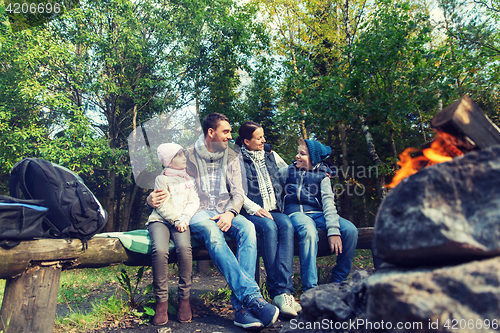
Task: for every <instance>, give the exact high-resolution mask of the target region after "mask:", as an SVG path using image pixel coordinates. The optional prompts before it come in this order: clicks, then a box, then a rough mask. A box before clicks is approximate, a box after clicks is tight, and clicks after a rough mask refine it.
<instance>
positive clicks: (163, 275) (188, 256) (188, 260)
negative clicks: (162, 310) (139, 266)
mask: <svg viewBox="0 0 500 333" xmlns="http://www.w3.org/2000/svg"><path fill="white" fill-rule="evenodd" d="M148 232H149V238H151V244H152V248H153V253H152V258H151V261H152V267H153V292H154V295H155V298H156V301H157V302H158V303H163V302H166V301H167V300H168V254H169V253H168V247H169V242H170V237H172V239H173V240H174V244H175V252H176V253H177V262H178V266H179V293H178V294H179V299H188V298H189V295H190V292H191V273H192V270H193V255H192V253H191V234H190V232H189V229H188V230H186V231H184V232H178V231H177V230H176V229H175V228H174V226H172V225H170V224H168V223H164V222H161V221H156V222H150V223H149V224H148Z"/></svg>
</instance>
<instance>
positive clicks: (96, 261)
mask: <svg viewBox="0 0 500 333" xmlns="http://www.w3.org/2000/svg"><path fill="white" fill-rule="evenodd" d="M358 231H359V235H358V246H357V248H358V249H370V248H371V242H372V239H373V228H359V229H358ZM325 246H326V247H325ZM327 246H328V242H327V241H326V234H325V233H324V232H320V245H319V252H318V255H319V256H323V255H329V254H330V252H329V249H328V248H327ZM230 247H231V248H232V249H233V251H235V250H236V244H234V243H232V244H230ZM295 255H298V245H296V246H295ZM0 257H1V258H2V260H1V261H0V279H7V278H11V277H15V276H16V275H19V274H22V273H23V272H24V271H25V270H27V269H28V268H29V267H31V266H33V265H38V264H40V263H43V262H52V261H60V262H61V264H62V266H63V269H70V268H97V267H106V266H110V265H118V264H125V265H128V266H148V265H150V264H151V256H150V255H145V254H140V253H135V252H131V251H129V250H127V249H125V248H124V247H123V246H122V244H121V242H120V240H119V239H118V238H96V237H95V238H92V239H90V240H89V241H88V248H87V249H86V250H83V249H82V243H81V241H80V240H78V239H50V238H45V239H37V240H30V241H23V242H21V243H20V244H19V245H18V246H16V247H13V248H11V249H4V248H1V247H0ZM176 260H177V259H176V254H175V251H172V253H170V258H169V261H170V262H175V261H176ZM193 260H210V256H209V254H208V251H207V249H206V248H205V247H204V246H197V247H194V248H193Z"/></svg>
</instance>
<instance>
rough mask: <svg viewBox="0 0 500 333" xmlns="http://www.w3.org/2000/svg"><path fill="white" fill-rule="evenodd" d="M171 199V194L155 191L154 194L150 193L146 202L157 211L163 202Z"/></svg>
mask: <svg viewBox="0 0 500 333" xmlns="http://www.w3.org/2000/svg"><path fill="white" fill-rule="evenodd" d="M169 197H170V193H169V192H168V191H165V190H154V191H153V192H151V193H149V195H148V197H147V199H146V201H147V202H148V205H150V206H151V207H153V208H154V209H156V208H158V207H160V206H161V204H162V203H163V201H165V200H167V199H168V198H169Z"/></svg>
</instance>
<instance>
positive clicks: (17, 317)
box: [0, 264, 62, 333]
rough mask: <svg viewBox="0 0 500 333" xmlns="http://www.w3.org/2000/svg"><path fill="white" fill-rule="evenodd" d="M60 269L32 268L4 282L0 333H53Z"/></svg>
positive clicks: (54, 266)
mask: <svg viewBox="0 0 500 333" xmlns="http://www.w3.org/2000/svg"><path fill="white" fill-rule="evenodd" d="M61 271H62V269H61V265H58V264H57V265H51V266H34V267H31V268H29V269H28V270H27V271H26V272H24V273H23V274H21V276H18V277H17V278H11V279H7V282H6V284H5V292H4V296H3V301H2V308H1V309H0V331H2V330H3V332H4V333H10V332H16V333H17V332H25V333H31V332H37V333H52V332H53V331H54V319H55V316H56V307H57V294H58V292H59V279H60V277H61Z"/></svg>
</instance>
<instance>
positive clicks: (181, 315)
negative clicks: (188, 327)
mask: <svg viewBox="0 0 500 333" xmlns="http://www.w3.org/2000/svg"><path fill="white" fill-rule="evenodd" d="M192 318H193V314H192V312H191V304H190V302H189V298H187V299H179V312H177V319H178V320H179V321H180V322H181V323H189V322H191V319H192Z"/></svg>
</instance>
